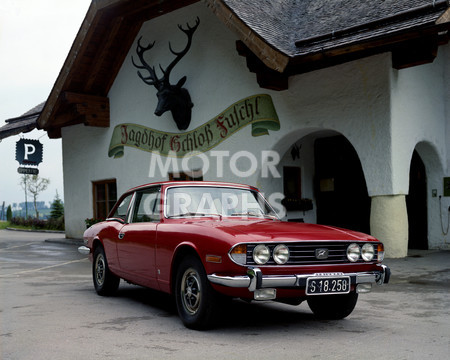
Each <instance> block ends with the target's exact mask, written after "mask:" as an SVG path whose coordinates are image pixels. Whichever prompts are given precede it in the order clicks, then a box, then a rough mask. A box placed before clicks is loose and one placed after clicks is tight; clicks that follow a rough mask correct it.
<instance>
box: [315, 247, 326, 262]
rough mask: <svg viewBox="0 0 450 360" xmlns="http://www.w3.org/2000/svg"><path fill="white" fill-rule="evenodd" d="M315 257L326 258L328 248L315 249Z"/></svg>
mask: <svg viewBox="0 0 450 360" xmlns="http://www.w3.org/2000/svg"><path fill="white" fill-rule="evenodd" d="M316 259H318V260H325V259H328V249H316Z"/></svg>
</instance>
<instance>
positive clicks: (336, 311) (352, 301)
mask: <svg viewBox="0 0 450 360" xmlns="http://www.w3.org/2000/svg"><path fill="white" fill-rule="evenodd" d="M307 301H308V305H309V308H310V309H311V310H312V312H313V313H314V315H316V317H318V318H319V319H324V320H340V319H343V318H345V317H347V316H349V315H350V314H351V313H352V311H353V309H354V308H355V306H356V302H357V301H358V294H357V293H356V292H352V293H350V294H345V295H316V296H309V297H308V299H307Z"/></svg>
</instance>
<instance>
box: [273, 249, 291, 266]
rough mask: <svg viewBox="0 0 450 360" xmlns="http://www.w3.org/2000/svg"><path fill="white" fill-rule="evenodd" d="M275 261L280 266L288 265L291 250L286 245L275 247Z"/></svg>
mask: <svg viewBox="0 0 450 360" xmlns="http://www.w3.org/2000/svg"><path fill="white" fill-rule="evenodd" d="M273 259H274V260H275V262H276V263H277V264H278V265H283V264H286V263H287V262H288V260H289V248H288V247H287V246H286V245H284V244H280V245H277V246H275V249H273Z"/></svg>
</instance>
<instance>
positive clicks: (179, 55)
mask: <svg viewBox="0 0 450 360" xmlns="http://www.w3.org/2000/svg"><path fill="white" fill-rule="evenodd" d="M199 24H200V19H199V18H198V16H197V19H196V20H195V25H194V26H192V27H191V26H190V25H189V23H187V24H186V25H187V27H188V28H187V29H183V27H182V26H181V25H178V28H179V29H180V30H181V31H182V32H184V33H185V34H186V35H187V37H188V42H187V44H186V47H185V48H184V50H182V51H179V52H177V51H174V50H173V49H172V45H171V44H170V42H169V49H170V52H171V53H172V54H174V55H175V56H176V57H175V59H174V60H173V61H172V62H171V63H170V64H169V66H167V68H166V70H164V69H163V68H162V67H161V65H160V66H159V67H160V68H161V71H162V72H163V74H164V77H163V79H162V81H164V82H166V83H169V76H170V72H171V71H172V69H173V68H174V67H175V65H176V64H178V62H179V61H180V60H181V59H182V58H183V56H184V55H186V54H187V52H188V51H189V49H190V47H191V44H192V36H193V35H194V32H195V30H197V28H198V25H199Z"/></svg>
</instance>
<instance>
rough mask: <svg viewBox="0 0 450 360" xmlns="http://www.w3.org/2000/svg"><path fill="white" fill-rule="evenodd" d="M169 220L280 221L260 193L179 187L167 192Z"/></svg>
mask: <svg viewBox="0 0 450 360" xmlns="http://www.w3.org/2000/svg"><path fill="white" fill-rule="evenodd" d="M165 204H166V209H165V214H166V217H168V218H177V217H201V216H219V217H222V216H228V217H233V216H234V217H259V218H270V219H278V217H277V215H276V213H275V212H274V211H273V209H272V208H271V207H270V205H269V204H268V203H267V202H266V201H265V199H264V198H263V197H262V196H261V195H260V194H259V193H258V192H257V191H253V190H249V189H238V188H229V187H210V186H180V187H172V188H169V189H168V190H167V195H166V202H165Z"/></svg>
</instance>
